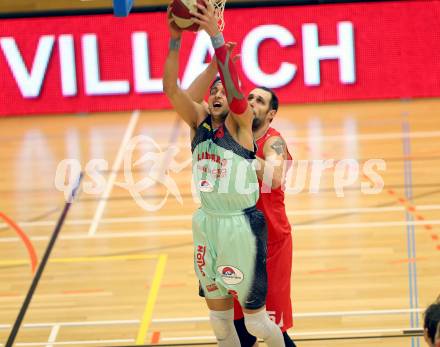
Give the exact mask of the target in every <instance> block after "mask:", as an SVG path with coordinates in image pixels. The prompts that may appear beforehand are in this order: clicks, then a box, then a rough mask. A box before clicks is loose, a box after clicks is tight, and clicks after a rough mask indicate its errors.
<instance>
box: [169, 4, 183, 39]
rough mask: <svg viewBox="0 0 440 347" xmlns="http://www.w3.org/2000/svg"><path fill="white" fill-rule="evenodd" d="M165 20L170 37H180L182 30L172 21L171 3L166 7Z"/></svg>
mask: <svg viewBox="0 0 440 347" xmlns="http://www.w3.org/2000/svg"><path fill="white" fill-rule="evenodd" d="M167 20H168V30H169V31H170V35H171V38H173V39H180V37H181V36H182V30H181V29H180V28H179V27H178V26H177V25H176V23H174V20H173V17H172V15H171V4H170V5H169V6H168V8H167Z"/></svg>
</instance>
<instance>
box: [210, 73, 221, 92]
mask: <svg viewBox="0 0 440 347" xmlns="http://www.w3.org/2000/svg"><path fill="white" fill-rule="evenodd" d="M221 81H222V79H221V78H220V76H217V77H216V78H215V79H214V81H212V83H211V86H210V87H209V92H211V90H212V88H214V86H215V85H216V84H217V83H218V82H221Z"/></svg>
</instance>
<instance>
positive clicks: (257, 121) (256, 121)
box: [252, 118, 263, 131]
mask: <svg viewBox="0 0 440 347" xmlns="http://www.w3.org/2000/svg"><path fill="white" fill-rule="evenodd" d="M261 125H263V121H262V120H261V119H259V118H254V119H253V121H252V131H255V130H258V129H259V128H260V127H261Z"/></svg>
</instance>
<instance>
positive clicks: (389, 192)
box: [387, 189, 396, 195]
mask: <svg viewBox="0 0 440 347" xmlns="http://www.w3.org/2000/svg"><path fill="white" fill-rule="evenodd" d="M387 193H388V194H390V195H394V194H396V193H395V192H394V190H392V189H388V190H387Z"/></svg>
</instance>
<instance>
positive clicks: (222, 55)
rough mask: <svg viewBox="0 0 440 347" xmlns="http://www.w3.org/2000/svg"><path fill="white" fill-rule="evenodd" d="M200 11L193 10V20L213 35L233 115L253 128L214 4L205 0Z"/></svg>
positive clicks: (221, 74) (250, 114) (249, 109)
mask: <svg viewBox="0 0 440 347" xmlns="http://www.w3.org/2000/svg"><path fill="white" fill-rule="evenodd" d="M197 7H198V8H199V10H200V12H192V13H191V14H192V15H193V21H194V22H195V23H197V24H199V25H200V28H202V29H204V30H205V31H206V32H207V33H208V34H209V36H210V37H211V41H212V45H213V47H214V49H215V56H216V60H217V68H218V71H219V73H220V78H221V80H222V84H223V86H224V88H225V91H226V95H227V99H228V104H229V108H230V110H231V115H232V116H233V117H234V120H235V122H236V123H237V124H238V125H239V126H244V127H246V128H248V127H249V128H250V129H251V125H252V119H253V113H252V110H251V108H250V106H249V105H248V102H247V99H246V97H245V96H244V94H243V92H242V91H241V87H240V81H239V78H238V73H237V69H236V67H235V64H234V61H233V59H232V55H231V52H230V50H228V47H227V45H226V44H225V40H224V38H223V34H222V33H221V32H220V31H219V29H218V27H217V19H216V17H215V15H214V6H213V5H212V4H211V3H210V2H209V1H207V0H205V6H202V5H200V4H197Z"/></svg>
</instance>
